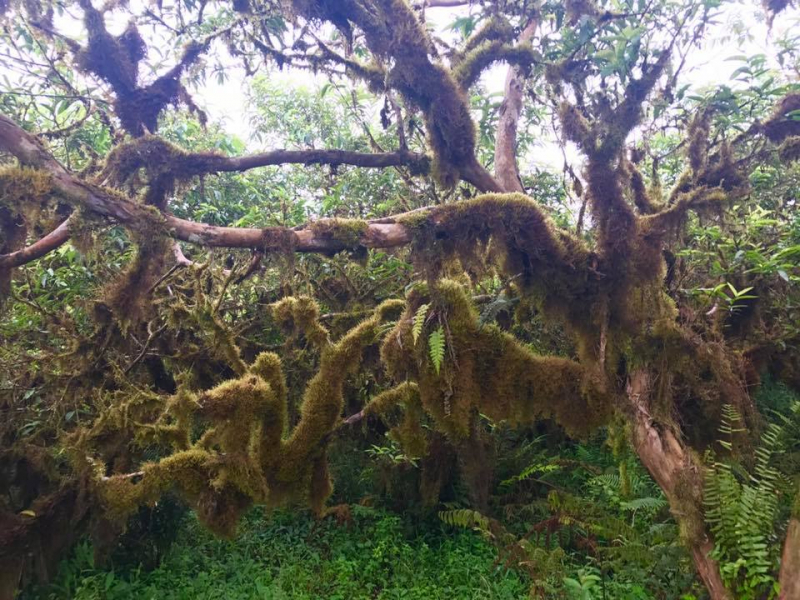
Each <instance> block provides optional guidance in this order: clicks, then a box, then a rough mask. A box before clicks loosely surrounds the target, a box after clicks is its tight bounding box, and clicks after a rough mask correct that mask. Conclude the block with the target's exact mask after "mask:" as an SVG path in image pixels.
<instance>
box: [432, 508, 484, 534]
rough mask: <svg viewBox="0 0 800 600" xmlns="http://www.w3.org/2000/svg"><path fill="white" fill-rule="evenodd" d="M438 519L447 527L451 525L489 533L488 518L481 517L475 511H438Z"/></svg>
mask: <svg viewBox="0 0 800 600" xmlns="http://www.w3.org/2000/svg"><path fill="white" fill-rule="evenodd" d="M439 518H440V519H441V520H442V521H444V522H445V523H447V524H448V525H453V526H455V527H463V528H465V529H478V530H480V531H484V532H488V531H489V518H488V517H486V516H484V515H482V514H481V513H479V512H478V511H477V510H470V509H468V508H460V509H456V510H443V511H439Z"/></svg>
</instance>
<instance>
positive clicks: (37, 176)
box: [0, 167, 53, 211]
mask: <svg viewBox="0 0 800 600" xmlns="http://www.w3.org/2000/svg"><path fill="white" fill-rule="evenodd" d="M52 193H53V179H52V177H51V176H50V174H49V173H46V172H45V171H40V170H38V169H32V168H30V167H4V168H0V204H4V205H6V206H8V207H9V208H12V209H14V210H17V211H19V210H20V209H21V208H22V206H23V205H24V204H26V203H30V204H37V205H41V204H42V203H43V202H44V201H46V200H47V199H49V197H50V195H51V194H52Z"/></svg>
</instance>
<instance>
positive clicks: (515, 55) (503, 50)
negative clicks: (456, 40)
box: [453, 41, 540, 89]
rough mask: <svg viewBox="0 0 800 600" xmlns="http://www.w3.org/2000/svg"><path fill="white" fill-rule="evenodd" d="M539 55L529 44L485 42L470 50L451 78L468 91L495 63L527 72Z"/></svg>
mask: <svg viewBox="0 0 800 600" xmlns="http://www.w3.org/2000/svg"><path fill="white" fill-rule="evenodd" d="M539 58H540V57H539V55H538V53H537V52H535V51H534V50H533V48H532V47H531V46H530V45H529V44H518V45H514V44H509V43H504V42H500V41H487V42H484V43H482V44H481V45H479V46H477V47H476V48H474V49H473V50H471V51H470V52H469V53H468V54H467V55H466V56H464V57H463V59H462V60H461V61H459V62H458V64H457V66H456V67H455V68H454V69H453V77H455V80H456V81H457V82H458V84H459V85H460V86H461V87H462V88H464V89H469V88H470V87H472V86H473V85H474V84H475V82H477V81H478V78H479V77H480V76H481V74H482V73H483V72H484V71H485V70H486V69H487V68H489V67H490V66H491V65H493V64H494V63H496V62H506V63H508V64H509V65H512V66H515V67H518V68H520V69H521V70H522V71H523V72H529V71H530V69H531V67H532V66H533V65H534V64H535V63H536V62H537V60H539Z"/></svg>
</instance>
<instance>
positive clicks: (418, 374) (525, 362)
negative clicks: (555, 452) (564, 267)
mask: <svg viewBox="0 0 800 600" xmlns="http://www.w3.org/2000/svg"><path fill="white" fill-rule="evenodd" d="M423 303H428V304H429V306H430V307H431V309H430V310H432V311H434V314H436V315H437V318H439V319H441V322H443V323H445V324H446V327H447V331H448V332H449V335H448V337H447V345H448V348H449V350H448V352H447V353H446V354H445V357H444V360H443V363H442V365H441V368H440V370H439V372H438V373H437V371H436V369H435V368H434V367H433V366H432V365H431V360H430V359H429V357H428V353H429V348H428V338H429V334H430V331H428V330H427V329H426V330H424V331H423V332H422V334H421V335H420V336H419V337H418V338H417V341H416V343H415V340H414V336H413V334H412V322H413V317H414V315H415V314H416V311H417V310H418V307H419V306H420V305H421V304H423ZM381 357H382V359H383V361H384V363H385V364H386V365H387V368H388V369H389V372H390V374H391V375H392V376H393V377H395V378H396V379H399V380H402V379H405V378H408V379H410V380H411V381H414V382H416V383H417V385H418V389H419V394H420V398H421V403H422V406H423V407H424V410H425V412H426V413H427V414H428V415H429V416H430V417H431V418H432V419H433V421H434V423H435V425H436V428H437V429H438V430H439V431H442V432H444V433H446V434H447V435H448V436H449V437H450V438H452V439H453V440H463V439H466V438H468V437H469V435H470V431H471V428H472V426H473V420H474V419H475V417H476V415H477V414H478V413H481V414H485V415H487V416H489V417H490V418H491V419H493V420H495V421H498V422H499V421H507V422H509V423H512V424H516V425H519V424H529V423H532V422H533V421H535V420H536V419H538V418H546V417H553V418H555V419H556V420H557V421H558V422H559V423H561V424H562V425H563V426H564V427H565V428H566V429H567V430H568V431H569V432H570V433H571V434H574V435H582V434H586V433H588V432H589V431H591V429H592V428H593V427H596V426H597V425H598V424H600V423H602V422H604V420H605V419H606V418H607V417H608V415H609V414H610V408H611V406H610V402H609V400H608V398H606V397H605V396H604V395H603V394H602V393H598V391H597V390H596V389H593V388H592V387H591V386H586V387H585V386H584V383H587V382H586V377H585V375H586V372H585V370H584V368H583V367H582V366H581V365H580V364H578V363H576V362H574V361H571V360H568V359H564V358H557V357H550V356H538V355H536V354H534V353H533V352H531V351H530V350H529V349H527V348H526V347H524V346H523V345H522V344H520V343H519V342H518V341H517V340H516V339H514V338H513V337H512V336H510V335H508V334H506V333H503V332H501V331H500V330H499V329H498V328H496V327H495V326H493V325H489V326H483V327H481V326H479V323H478V316H477V313H476V311H475V309H474V308H473V306H472V304H471V302H470V300H469V298H468V296H467V295H466V293H465V290H464V289H463V288H462V287H461V286H460V285H459V284H457V283H455V282H453V281H447V280H442V281H440V282H437V283H436V284H435V285H434V286H433V287H432V288H431V289H430V292H427V291H425V290H424V289H420V290H417V291H414V292H412V294H411V296H410V297H409V300H408V306H407V308H406V312H405V314H404V315H403V317H402V318H401V319H400V320H399V321H398V323H397V325H396V326H395V328H394V330H393V331H392V332H391V333H390V334H389V335H388V336H387V338H386V340H385V341H384V343H383V346H382V348H381Z"/></svg>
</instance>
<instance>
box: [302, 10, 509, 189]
mask: <svg viewBox="0 0 800 600" xmlns="http://www.w3.org/2000/svg"><path fill="white" fill-rule="evenodd" d="M293 7H294V10H295V12H296V13H298V14H300V15H302V16H304V17H306V18H307V19H312V20H314V19H322V20H326V21H329V22H331V23H332V24H333V25H335V26H336V27H338V28H339V29H341V30H342V31H343V32H345V35H349V33H348V32H349V31H350V30H351V25H350V24H351V23H352V24H354V25H355V26H357V27H359V28H360V29H361V30H362V31H363V32H364V38H365V41H366V44H367V46H368V47H369V49H370V50H371V51H372V52H373V53H374V54H375V55H376V56H378V57H380V58H383V59H390V60H393V61H394V66H393V67H392V68H391V70H390V71H389V73H388V75H387V78H386V82H387V85H388V86H389V87H391V88H394V89H397V90H398V91H399V92H400V93H401V94H402V95H403V97H404V99H405V100H406V101H408V102H410V103H412V104H414V105H416V106H419V107H420V109H421V110H422V111H423V113H424V115H425V123H426V126H427V130H428V134H429V136H430V143H431V147H432V148H433V151H434V156H435V163H434V174H435V175H436V176H437V178H438V179H439V181H440V182H441V183H443V184H444V185H447V186H453V185H455V183H457V182H458V180H459V179H461V178H462V175H463V174H464V173H462V171H464V169H465V167H470V166H471V169H467V171H469V174H468V176H469V177H470V178H471V179H474V180H476V181H482V180H481V179H480V178H479V177H477V176H476V175H477V174H479V171H480V169H476V168H475V167H474V164H473V163H474V162H475V145H476V137H475V135H476V134H475V125H474V123H473V121H472V117H471V116H470V112H469V105H468V102H467V99H466V97H465V96H464V94H463V92H462V91H461V89H460V88H459V86H458V84H457V83H456V81H455V80H454V79H453V77H452V75H451V74H450V73H449V71H448V70H447V69H446V68H445V67H444V66H442V65H441V64H438V63H435V62H433V61H432V60H431V58H430V54H431V50H432V45H431V42H430V39H429V38H428V34H427V32H426V31H425V29H424V27H423V26H422V24H421V23H420V21H419V20H418V18H417V16H416V15H415V14H414V12H413V10H412V9H411V7H410V6H409V5H408V4H407V3H406V2H405V1H404V0H378V1H376V2H366V1H365V0H345V1H342V2H336V3H332V2H326V1H322V0H294V2H293ZM472 171H476V173H473V172H472ZM487 175H488V174H487ZM489 179H491V176H489ZM482 185H485V184H482ZM481 189H485V187H484V188H481ZM491 189H497V187H492V188H491Z"/></svg>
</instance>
